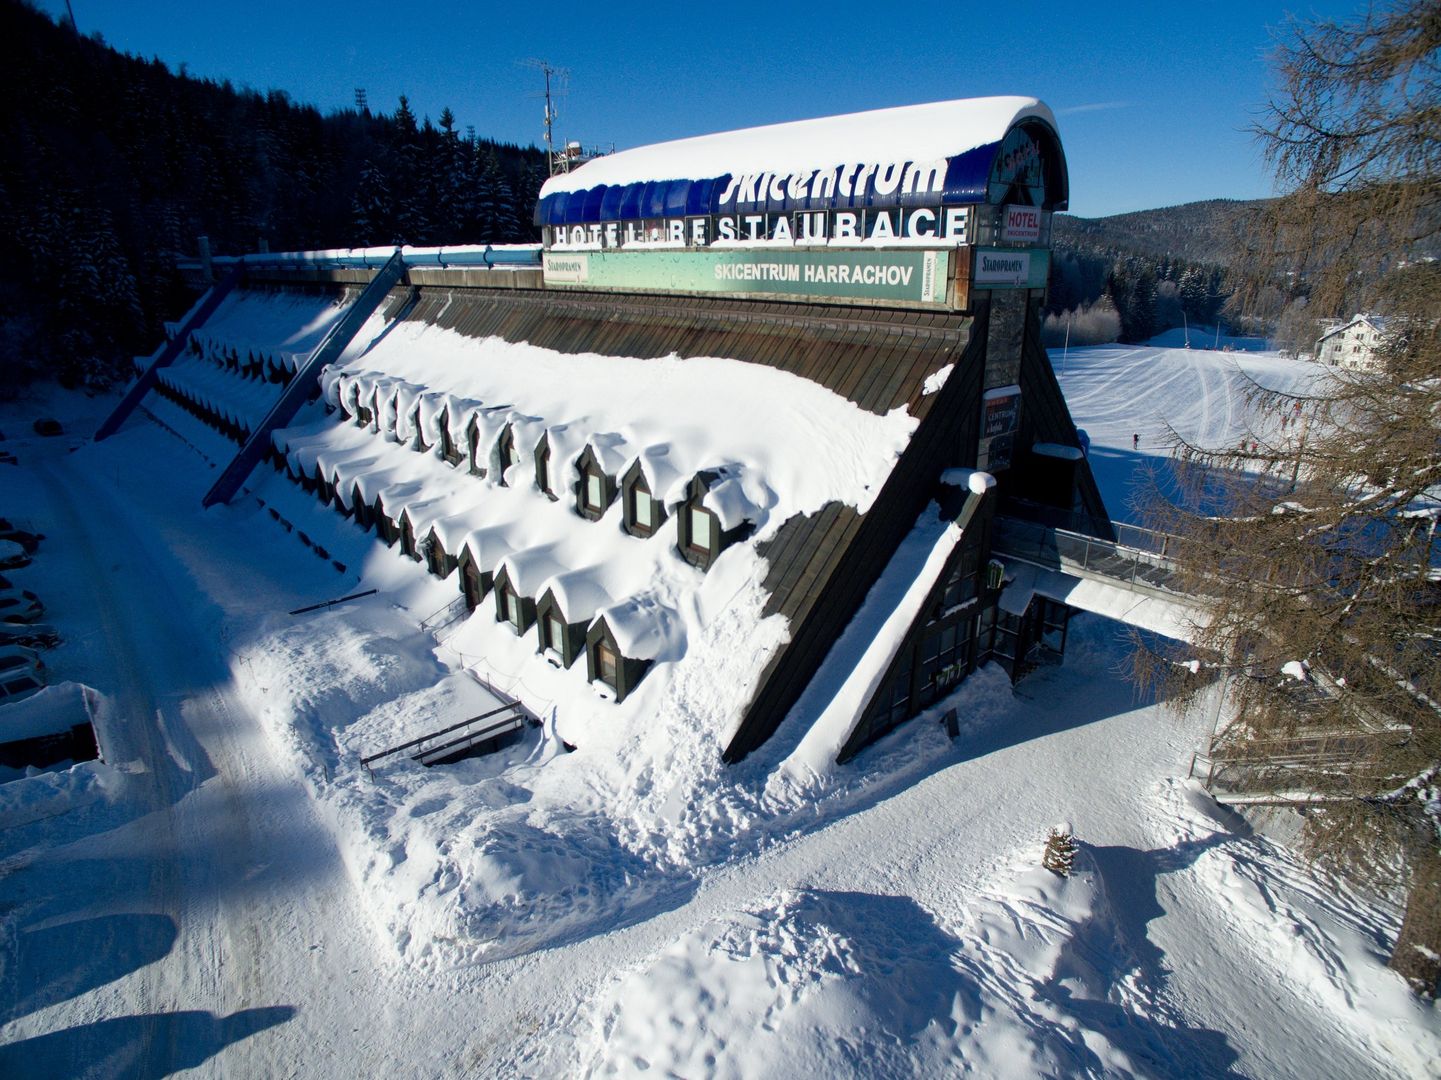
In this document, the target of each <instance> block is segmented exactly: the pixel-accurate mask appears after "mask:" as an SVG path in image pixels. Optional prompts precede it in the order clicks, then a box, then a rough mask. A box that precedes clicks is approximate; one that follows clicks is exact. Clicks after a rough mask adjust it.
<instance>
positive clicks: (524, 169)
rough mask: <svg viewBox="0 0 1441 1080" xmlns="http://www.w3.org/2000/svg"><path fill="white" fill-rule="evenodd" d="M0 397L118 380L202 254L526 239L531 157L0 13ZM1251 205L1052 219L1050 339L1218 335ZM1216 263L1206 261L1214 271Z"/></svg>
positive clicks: (414, 121)
mask: <svg viewBox="0 0 1441 1080" xmlns="http://www.w3.org/2000/svg"><path fill="white" fill-rule="evenodd" d="M0 85H3V87H4V95H5V100H6V102H7V103H8V106H9V107H7V108H6V109H5V110H4V112H3V113H0V138H3V139H4V142H5V146H6V147H7V149H8V152H7V153H6V154H5V155H4V156H3V158H0V256H3V257H0V394H4V393H13V392H14V391H15V390H16V389H17V388H18V387H19V386H22V385H24V384H25V383H27V382H29V381H31V380H32V379H34V378H37V377H55V378H58V379H59V380H61V381H62V382H64V383H66V384H67V385H72V386H73V385H85V386H93V387H97V388H98V387H102V386H106V385H109V384H111V383H113V382H115V381H119V380H123V379H124V378H125V377H126V376H127V374H128V372H129V366H128V365H129V358H130V357H131V356H133V355H136V354H141V353H147V352H149V351H150V350H151V349H152V348H153V347H154V345H155V343H156V342H157V341H158V340H159V339H160V336H161V334H162V329H163V328H162V323H163V322H164V320H166V319H172V318H175V317H176V316H177V315H178V314H180V313H181V312H183V311H184V310H185V309H186V308H187V307H188V306H189V303H190V301H191V299H192V298H191V297H190V296H189V295H188V293H187V292H186V290H185V289H184V287H183V286H182V285H181V283H180V281H179V279H178V277H177V276H176V274H175V271H174V264H175V260H176V258H177V256H179V255H193V254H194V253H195V251H196V238H197V237H199V236H206V237H208V238H209V240H210V244H211V249H212V251H213V252H215V253H216V254H236V253H241V252H247V251H256V250H262V249H264V248H269V249H270V250H275V251H280V250H303V249H311V248H325V247H361V246H370V245H376V244H391V243H407V244H422V245H430V244H440V245H446V244H460V243H487V242H488V243H513V242H533V241H534V240H536V239H537V236H536V230H535V229H534V228H533V226H532V224H531V213H532V208H533V207H534V205H535V201H536V198H537V196H538V193H539V190H540V185H541V183H542V182H543V181H544V179H545V155H544V152H543V151H541V150H539V149H537V148H535V147H519V146H515V145H513V144H508V143H497V142H495V141H492V140H490V139H487V138H484V137H483V136H481V135H478V134H477V126H483V120H484V118H483V117H482V118H478V119H479V121H480V124H479V125H477V124H467V125H466V126H465V128H464V130H463V131H462V130H461V129H460V125H459V122H458V121H457V118H456V117H455V116H454V115H453V113H452V112H451V110H450V109H448V108H447V109H445V110H443V111H442V112H441V114H440V116H439V117H438V118H437V119H436V120H435V121H434V122H433V121H432V120H431V118H430V117H428V116H426V117H421V118H417V117H416V115H415V113H414V112H413V111H412V110H411V108H410V105H409V103H408V102H407V101H406V100H405V98H403V97H402V98H401V99H400V100H399V102H398V103H397V104H396V106H395V107H394V110H393V111H392V112H390V113H388V114H387V113H384V112H371V111H370V110H369V109H367V108H360V109H347V110H340V111H336V112H332V113H330V114H329V115H322V114H321V113H320V112H319V110H317V109H316V108H314V107H313V106H310V105H306V104H303V103H298V102H295V101H292V100H291V99H290V97H289V96H288V95H287V94H286V93H285V92H284V91H281V90H270V91H267V92H265V93H260V92H257V91H255V90H251V89H246V88H238V87H235V86H232V85H231V84H230V83H229V82H218V83H217V82H214V81H211V80H205V79H197V78H193V77H191V76H189V75H187V74H186V73H185V72H184V70H183V69H182V70H180V71H172V70H171V69H170V68H169V67H167V66H166V64H165V63H163V62H162V61H160V60H159V59H149V60H146V59H143V58H140V57H136V56H129V55H125V54H122V53H120V52H117V51H116V50H114V49H112V48H110V47H109V46H108V45H107V44H106V43H105V41H104V40H103V39H102V38H101V37H100V36H99V35H94V36H90V37H84V36H81V35H78V34H76V33H74V32H73V31H72V30H71V28H70V25H69V24H68V23H66V22H60V23H57V22H55V21H54V20H52V19H51V18H49V17H48V16H46V15H45V14H43V13H41V12H39V11H37V10H35V9H34V8H32V7H30V6H29V5H28V4H26V3H24V2H23V0H0ZM1240 209H1244V204H1231V203H1224V202H1220V203H1206V204H1194V205H1193V206H1192V207H1174V208H1171V209H1168V210H1157V211H1146V212H1144V213H1141V214H1130V215H1119V216H1116V217H1112V218H1105V219H1097V220H1087V219H1082V218H1071V217H1067V216H1065V215H1057V216H1056V219H1055V220H1056V226H1055V236H1054V243H1055V255H1054V261H1053V265H1052V269H1051V278H1050V288H1049V293H1048V296H1047V305H1046V320H1045V324H1044V327H1043V329H1044V332H1045V335H1046V339H1047V341H1048V343H1050V344H1055V345H1060V344H1061V343H1062V341H1063V340H1069V341H1070V343H1071V344H1076V345H1083V344H1097V343H1101V342H1108V341H1116V340H1120V341H1126V342H1135V341H1145V340H1146V339H1148V338H1150V337H1152V336H1154V335H1155V334H1158V333H1160V332H1162V331H1164V330H1166V329H1169V328H1170V327H1172V326H1180V325H1182V323H1183V321H1184V322H1187V323H1189V324H1198V325H1210V326H1214V325H1215V324H1216V322H1217V320H1218V319H1219V318H1220V317H1221V310H1222V308H1223V306H1224V304H1225V301H1226V287H1225V271H1224V269H1223V268H1222V267H1221V265H1219V263H1220V261H1221V260H1223V259H1224V258H1225V255H1224V252H1225V251H1227V250H1228V248H1227V246H1226V244H1225V243H1224V240H1223V238H1224V236H1225V235H1227V233H1228V231H1229V228H1228V225H1229V223H1230V222H1232V221H1234V219H1235V218H1236V216H1237V214H1238V213H1239V212H1240ZM1208 260H1209V261H1208Z"/></svg>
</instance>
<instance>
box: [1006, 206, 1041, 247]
mask: <svg viewBox="0 0 1441 1080" xmlns="http://www.w3.org/2000/svg"><path fill="white" fill-rule="evenodd" d="M1040 238H1041V208H1040V207H1039V206H1006V207H1002V208H1001V241H1002V242H1003V243H1007V244H1030V243H1034V242H1035V241H1037V240H1039V239H1040Z"/></svg>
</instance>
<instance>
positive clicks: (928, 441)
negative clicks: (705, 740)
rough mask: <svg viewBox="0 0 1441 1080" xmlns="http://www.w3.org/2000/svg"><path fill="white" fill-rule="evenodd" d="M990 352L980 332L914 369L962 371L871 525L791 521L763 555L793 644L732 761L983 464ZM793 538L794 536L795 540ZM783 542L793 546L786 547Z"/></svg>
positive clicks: (806, 679) (774, 665)
mask: <svg viewBox="0 0 1441 1080" xmlns="http://www.w3.org/2000/svg"><path fill="white" fill-rule="evenodd" d="M982 329H983V328H982ZM984 343H985V335H984V333H983V332H979V333H977V335H976V336H975V337H974V338H973V339H972V340H971V342H970V343H969V344H968V346H967V347H966V348H965V350H964V352H962V351H961V350H960V349H955V350H954V351H952V352H949V353H946V354H943V355H940V356H934V357H932V358H931V359H930V360H928V361H927V362H926V363H925V364H919V363H918V364H916V365H914V367H913V370H917V371H925V370H927V368H928V367H929V369H930V370H936V369H938V368H940V367H943V366H945V365H946V364H948V363H952V362H955V364H956V369H955V370H954V371H952V372H951V375H950V377H949V378H948V379H947V380H946V383H945V385H944V386H943V387H941V389H940V390H939V391H937V392H936V393H934V394H929V395H925V396H924V397H923V398H922V402H923V403H924V405H925V409H924V411H925V417H924V418H923V419H922V421H921V423H920V426H919V427H918V428H917V429H916V433H915V435H914V436H913V437H912V438H911V441H910V444H909V445H908V446H907V447H906V450H905V452H904V453H903V454H902V455H901V458H900V460H899V461H898V462H897V463H896V467H895V468H894V469H893V470H892V472H891V475H890V477H889V478H888V479H887V481H886V483H885V486H884V487H883V488H882V489H881V491H880V492H879V493H878V494H877V496H876V501H875V504H874V505H873V506H872V507H871V508H870V510H869V511H868V512H867V513H866V514H865V515H864V516H862V515H860V514H857V513H856V512H855V511H854V510H852V509H851V508H850V507H840V506H835V507H827V508H826V509H825V510H822V511H821V512H820V513H819V514H816V515H812V516H811V517H810V518H809V519H797V518H793V519H791V521H789V522H787V523H786V525H785V526H783V527H782V529H781V534H780V535H778V536H777V537H776V539H775V540H774V541H772V542H771V543H770V544H769V545H763V546H762V549H761V554H762V555H765V556H766V557H767V558H768V559H769V560H770V562H771V566H770V571H769V573H768V574H767V579H766V583H765V587H766V588H767V589H770V590H772V591H771V595H770V599H769V600H768V602H767V606H766V612H767V614H769V613H771V612H779V613H781V614H783V615H786V616H787V618H788V619H789V620H790V629H791V640H790V644H789V645H788V646H787V647H785V648H783V649H782V650H780V651H779V652H777V653H776V654H775V656H773V657H772V658H771V660H770V661H769V662H768V663H767V665H766V667H765V668H764V669H763V670H762V672H761V676H760V680H759V683H758V685H757V690H756V693H755V695H754V696H753V697H752V699H751V703H750V707H749V708H748V709H747V711H746V715H745V717H744V718H743V719H742V721H741V724H740V727H739V728H738V729H737V731H736V734H735V737H734V738H733V739H732V740H731V743H730V745H729V746H728V747H726V750H725V759H726V760H727V761H738V760H740V759H741V758H743V757H745V755H746V754H748V753H750V752H751V751H752V750H754V749H755V748H756V747H757V746H759V745H760V744H761V743H763V742H765V740H766V739H767V738H769V737H770V735H771V733H772V732H773V731H774V730H775V729H776V727H777V726H778V725H779V724H780V722H781V721H782V720H783V719H785V716H786V713H788V712H789V711H790V709H791V707H792V706H793V705H794V704H795V703H796V701H797V700H798V699H799V698H800V696H801V694H802V692H803V691H804V690H805V688H806V686H807V685H809V683H810V680H811V678H812V677H813V675H814V674H815V672H816V670H817V669H818V668H819V667H820V665H821V663H822V662H823V661H824V660H825V658H826V656H827V654H828V653H829V652H830V650H831V647H832V646H833V645H834V644H835V642H836V640H837V639H838V638H839V637H840V635H841V633H842V632H843V631H844V630H845V627H846V624H847V623H849V622H850V620H851V617H852V616H853V615H854V614H855V612H856V610H857V609H858V608H859V607H860V605H861V602H862V601H863V600H864V599H865V595H866V593H867V592H868V591H870V588H871V586H872V585H873V584H874V583H875V580H876V576H877V575H878V574H879V573H880V572H881V570H883V569H884V568H885V565H886V563H887V562H889V561H890V558H891V556H892V555H893V554H894V553H895V550H896V548H897V547H899V546H900V543H901V541H902V540H904V539H905V537H906V534H907V533H909V532H910V530H911V528H912V527H913V526H914V525H915V522H916V519H917V517H919V515H920V513H921V511H922V510H923V509H924V508H925V506H926V503H927V502H928V501H930V499H931V498H932V497H933V495H934V494H935V490H936V485H937V483H938V482H939V478H940V474H941V472H942V471H944V470H945V469H947V468H950V467H952V466H973V465H974V464H975V452H976V432H977V430H978V428H979V424H980V406H981V386H980V380H981V373H982V368H983V359H984V347H985V345H984ZM906 389H909V388H906ZM896 392H897V393H899V392H901V391H900V390H897V391H896ZM967 455H969V460H967ZM788 530H794V535H793V536H791V537H789V538H788V537H786V535H785V534H786V532H787V531H788ZM803 530H805V531H803ZM783 543H785V544H788V546H787V547H785V548H782V547H781V545H782V544H783ZM797 564H801V565H800V568H799V570H797Z"/></svg>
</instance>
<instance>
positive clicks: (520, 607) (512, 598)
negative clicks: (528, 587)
mask: <svg viewBox="0 0 1441 1080" xmlns="http://www.w3.org/2000/svg"><path fill="white" fill-rule="evenodd" d="M495 619H496V622H504V623H510V628H511V629H512V630H514V631H515V633H516V636H517V637H519V636H520V635H521V634H524V633H525V632H526V631H527V630H529V629H530V628H531V626H532V625H534V623H535V601H534V600H532V599H530V598H528V597H525V596H521V595H520V594H519V593H518V592H516V590H515V586H514V585H512V584H511V581H510V572H509V571H508V570H506V569H504V568H502V569H501V571H500V572H499V573H498V574H496V575H495Z"/></svg>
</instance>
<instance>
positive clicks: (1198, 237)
mask: <svg viewBox="0 0 1441 1080" xmlns="http://www.w3.org/2000/svg"><path fill="white" fill-rule="evenodd" d="M1266 201H1267V200H1264V199H1249V200H1241V199H1208V200H1206V201H1205V202H1193V203H1183V204H1182V205H1180V206H1167V207H1163V208H1161V209H1159V210H1138V211H1135V212H1134V213H1130V214H1114V215H1112V216H1111V217H1103V218H1083V217H1073V216H1072V215H1070V214H1057V215H1056V216H1055V219H1054V220H1053V222H1052V224H1051V238H1052V243H1053V244H1054V245H1055V247H1056V249H1057V250H1069V251H1078V252H1087V253H1093V254H1102V253H1110V254H1115V255H1139V256H1145V257H1147V258H1150V259H1158V260H1163V259H1170V260H1175V261H1181V262H1188V263H1201V264H1205V265H1209V266H1223V267H1230V266H1231V264H1232V260H1233V259H1234V258H1235V256H1236V250H1237V244H1236V235H1237V230H1238V226H1239V224H1240V222H1241V221H1242V220H1243V219H1244V217H1245V216H1246V215H1247V214H1248V213H1250V212H1252V211H1254V210H1256V209H1258V208H1260V207H1261V206H1264V205H1265V203H1266Z"/></svg>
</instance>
